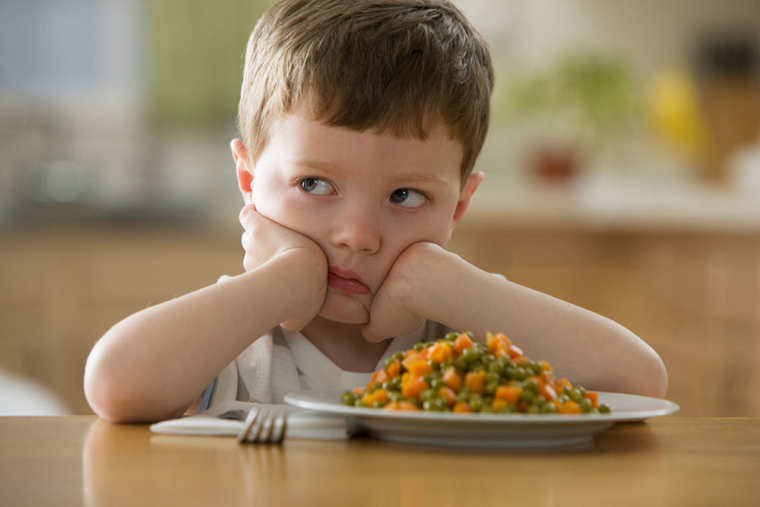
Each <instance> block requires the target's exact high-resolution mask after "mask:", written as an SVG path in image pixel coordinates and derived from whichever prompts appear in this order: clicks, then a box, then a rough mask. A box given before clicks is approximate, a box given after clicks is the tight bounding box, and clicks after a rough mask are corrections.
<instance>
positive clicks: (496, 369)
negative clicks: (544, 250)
mask: <svg viewBox="0 0 760 507" xmlns="http://www.w3.org/2000/svg"><path fill="white" fill-rule="evenodd" d="M503 371H504V368H502V367H501V366H499V363H498V362H496V361H493V362H491V363H488V373H495V374H496V375H498V376H501V374H502V372H503Z"/></svg>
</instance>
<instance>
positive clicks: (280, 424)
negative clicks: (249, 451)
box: [237, 404, 288, 444]
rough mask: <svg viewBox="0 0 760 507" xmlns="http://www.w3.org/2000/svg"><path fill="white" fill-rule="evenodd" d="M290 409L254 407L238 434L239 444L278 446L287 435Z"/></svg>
mask: <svg viewBox="0 0 760 507" xmlns="http://www.w3.org/2000/svg"><path fill="white" fill-rule="evenodd" d="M287 416H288V409H287V407H285V406H282V405H268V404H260V405H256V406H254V407H253V408H252V409H251V410H250V411H249V412H248V416H247V417H246V419H245V422H244V423H243V429H242V430H241V431H240V433H238V436H237V441H238V443H254V444H255V443H261V444H269V443H271V444H278V443H280V442H282V439H283V436H284V435H285V423H286V419H287Z"/></svg>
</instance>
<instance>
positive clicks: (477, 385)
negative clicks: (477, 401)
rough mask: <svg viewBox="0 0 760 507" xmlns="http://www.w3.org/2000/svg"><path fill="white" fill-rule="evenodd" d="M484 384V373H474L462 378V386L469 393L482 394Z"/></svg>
mask: <svg viewBox="0 0 760 507" xmlns="http://www.w3.org/2000/svg"><path fill="white" fill-rule="evenodd" d="M485 383H486V372H484V371H474V372H470V373H468V374H467V375H466V376H465V378H464V385H465V386H466V387H467V390H468V391H470V392H471V393H478V394H483V389H484V388H485Z"/></svg>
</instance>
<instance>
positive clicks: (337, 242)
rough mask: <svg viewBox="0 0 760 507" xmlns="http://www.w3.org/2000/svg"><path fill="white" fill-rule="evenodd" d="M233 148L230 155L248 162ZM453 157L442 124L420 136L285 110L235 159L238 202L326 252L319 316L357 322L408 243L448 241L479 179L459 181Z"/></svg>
mask: <svg viewBox="0 0 760 507" xmlns="http://www.w3.org/2000/svg"><path fill="white" fill-rule="evenodd" d="M234 146H235V144H234V143H233V150H234V149H235V148H234ZM237 146H239V148H238V151H242V152H238V153H236V157H237V158H238V160H240V159H243V160H247V157H245V155H246V154H245V153H244V151H245V148H244V147H243V146H242V144H240V143H238V144H237ZM461 160H462V147H461V144H460V143H459V141H458V140H454V139H450V138H449V137H448V135H447V130H446V129H445V128H444V127H443V126H442V125H437V126H436V127H435V128H432V129H430V132H429V136H428V138H427V139H425V140H424V141H423V140H419V139H416V138H411V137H407V138H398V137H394V136H392V135H390V134H378V133H375V132H372V131H365V132H358V131H355V130H350V129H347V128H342V127H333V126H328V125H325V124H323V123H321V122H319V121H315V120H312V119H310V118H309V117H308V116H306V115H304V114H300V113H293V114H287V115H284V116H283V117H281V118H280V119H279V121H277V122H275V123H274V124H273V125H272V127H271V130H270V138H269V142H268V144H267V145H266V147H265V148H264V150H263V151H262V153H261V155H260V156H259V158H258V160H257V161H256V162H255V165H254V167H250V166H247V164H244V165H245V166H246V167H244V168H243V169H242V170H241V169H240V164H239V165H238V179H239V183H240V188H241V191H242V192H243V196H244V199H245V200H246V201H247V202H253V203H254V204H255V205H256V208H257V210H258V212H259V213H261V214H262V215H264V216H266V217H268V218H270V219H272V220H274V221H275V222H278V223H280V224H282V225H284V226H286V227H288V228H290V229H293V230H295V231H297V232H299V233H301V234H303V235H305V236H307V237H309V238H311V239H312V240H313V241H315V242H316V243H317V244H318V245H319V246H320V247H321V248H322V250H323V251H324V253H325V255H326V257H327V262H328V266H329V275H328V291H327V297H326V300H325V304H324V305H323V308H322V311H321V312H320V316H321V317H323V318H326V319H330V320H333V321H338V322H343V323H349V324H362V323H365V322H366V321H367V320H368V319H369V308H370V305H371V303H372V297H373V295H374V294H375V292H376V291H377V290H378V288H379V287H380V286H381V285H382V283H383V280H384V279H385V277H386V275H387V274H388V272H389V271H390V269H391V266H392V265H393V263H394V261H395V260H396V258H397V257H398V256H399V254H400V253H401V252H402V251H403V250H404V249H405V248H406V247H408V246H409V245H411V244H412V243H416V242H419V241H430V242H434V243H437V244H439V245H444V244H445V243H446V242H447V241H448V239H449V237H450V235H451V232H452V231H453V229H454V225H455V224H456V222H457V221H458V220H459V218H461V216H462V214H463V213H464V211H465V209H466V208H467V205H468V203H469V200H470V197H471V196H472V194H473V193H474V192H475V189H476V188H477V186H478V184H479V183H480V181H481V180H482V177H483V175H482V173H473V174H472V175H471V176H470V177H469V178H468V181H467V182H466V184H465V185H464V186H463V187H462V186H461V185H460V169H459V167H460V163H461ZM250 174H253V180H252V181H251V179H250ZM347 272H352V273H347ZM347 278H356V279H358V281H354V282H350V281H348V282H347V281H346V279H347Z"/></svg>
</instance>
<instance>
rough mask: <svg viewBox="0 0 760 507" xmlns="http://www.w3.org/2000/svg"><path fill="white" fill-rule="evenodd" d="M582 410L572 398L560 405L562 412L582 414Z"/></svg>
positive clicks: (560, 411)
mask: <svg viewBox="0 0 760 507" xmlns="http://www.w3.org/2000/svg"><path fill="white" fill-rule="evenodd" d="M582 412H583V411H582V410H581V407H580V405H578V404H577V403H575V402H574V401H572V400H570V401H566V402H565V403H563V404H562V405H560V407H559V413H560V414H581V413H582Z"/></svg>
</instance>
